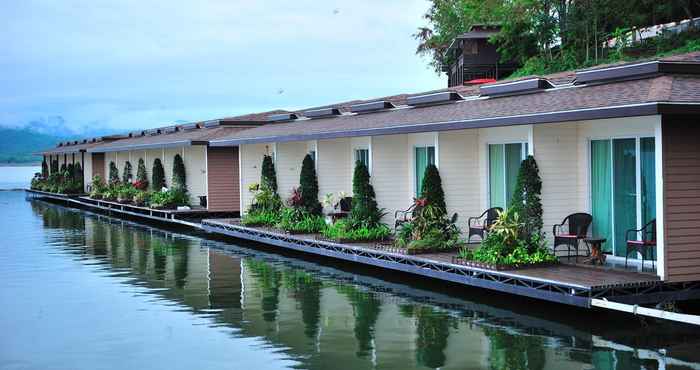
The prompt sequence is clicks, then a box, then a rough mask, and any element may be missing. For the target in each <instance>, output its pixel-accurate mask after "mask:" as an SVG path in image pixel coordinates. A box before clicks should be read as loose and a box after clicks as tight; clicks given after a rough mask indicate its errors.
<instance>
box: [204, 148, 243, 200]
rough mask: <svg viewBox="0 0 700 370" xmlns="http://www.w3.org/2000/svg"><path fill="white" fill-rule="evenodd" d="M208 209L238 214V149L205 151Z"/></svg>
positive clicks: (209, 149) (210, 149)
mask: <svg viewBox="0 0 700 370" xmlns="http://www.w3.org/2000/svg"><path fill="white" fill-rule="evenodd" d="M207 176H208V177H207V184H208V187H209V189H208V196H207V201H208V207H207V208H208V209H209V210H210V211H217V212H223V211H226V212H238V211H240V209H241V205H240V201H241V197H240V190H241V189H240V181H239V177H238V176H239V171H238V147H221V148H214V147H210V148H208V149H207Z"/></svg>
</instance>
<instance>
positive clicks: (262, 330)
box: [0, 191, 700, 370]
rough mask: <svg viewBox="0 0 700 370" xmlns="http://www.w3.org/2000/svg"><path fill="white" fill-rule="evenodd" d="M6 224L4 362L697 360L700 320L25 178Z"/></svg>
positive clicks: (4, 206) (1, 320) (615, 363)
mask: <svg viewBox="0 0 700 370" xmlns="http://www.w3.org/2000/svg"><path fill="white" fill-rule="evenodd" d="M0 224H2V225H3V230H4V232H3V243H2V248H0V280H1V281H2V285H0V302H2V304H1V305H0V369H168V370H173V369H224V368H226V369H255V370H262V369H281V368H299V369H334V370H335V369H337V370H344V369H424V368H441V369H484V368H490V369H592V368H598V369H641V368H646V369H663V368H666V369H686V368H695V369H697V368H700V353H699V352H700V351H698V349H700V333H699V332H698V330H697V329H696V328H689V327H682V326H672V325H669V324H663V325H660V324H655V323H651V322H647V323H642V322H640V321H638V320H637V319H635V318H633V317H630V316H609V315H602V314H601V313H598V312H589V311H583V310H577V309H573V308H570V307H565V306H558V305H551V304H540V303H538V302H533V301H528V300H518V299H517V298H514V297H510V296H504V295H498V294H495V293H490V292H484V291H478V290H469V289H465V288H456V287H454V286H447V287H445V286H444V284H439V283H433V282H428V281H425V280H416V279H415V278H413V277H411V276H407V275H397V274H384V275H379V273H378V272H376V271H365V270H361V269H358V268H356V267H352V266H347V265H342V264H338V265H331V264H328V263H324V264H321V263H318V262H313V261H309V260H307V259H301V258H299V257H298V256H297V257H294V256H289V255H287V256H284V255H280V254H276V253H273V252H274V250H273V249H266V250H261V249H260V248H257V249H254V248H250V246H248V247H246V246H245V245H234V244H231V243H230V242H225V241H214V240H209V239H202V238H199V237H197V236H194V235H181V234H176V233H173V231H166V230H162V229H156V228H150V227H146V226H141V225H137V224H134V223H130V222H127V221H121V220H118V219H114V218H108V217H106V216H98V215H94V214H90V213H86V212H83V211H77V210H70V209H67V208H63V207H61V206H57V205H52V204H49V203H45V202H42V201H29V200H26V199H25V194H24V193H23V192H17V191H15V192H0ZM406 281H414V283H412V284H410V285H408V284H404V283H403V282H406ZM664 354H665V355H664Z"/></svg>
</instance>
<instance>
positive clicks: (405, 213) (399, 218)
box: [394, 202, 423, 232]
mask: <svg viewBox="0 0 700 370" xmlns="http://www.w3.org/2000/svg"><path fill="white" fill-rule="evenodd" d="M422 209H423V207H422V206H420V205H418V202H414V203H413V204H411V206H410V207H408V208H407V209H405V210H398V211H396V212H394V219H395V220H396V221H394V232H396V230H398V229H399V226H401V225H403V224H405V223H406V222H411V221H412V220H413V217H415V216H416V215H417V214H418V213H419V212H420V211H421V210H422Z"/></svg>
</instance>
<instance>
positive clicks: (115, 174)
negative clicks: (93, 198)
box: [109, 162, 119, 186]
mask: <svg viewBox="0 0 700 370" xmlns="http://www.w3.org/2000/svg"><path fill="white" fill-rule="evenodd" d="M117 184H119V170H118V169H117V164H116V163H114V162H109V185H110V186H114V185H117Z"/></svg>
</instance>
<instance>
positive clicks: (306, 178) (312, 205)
mask: <svg viewBox="0 0 700 370" xmlns="http://www.w3.org/2000/svg"><path fill="white" fill-rule="evenodd" d="M299 187H300V190H301V202H302V205H303V207H304V209H305V210H306V211H307V212H309V213H311V214H314V215H320V214H321V210H322V206H321V203H320V202H319V201H318V177H317V176H316V166H315V164H314V160H313V158H311V155H310V154H307V155H306V156H305V157H304V161H303V162H302V163H301V173H300V174H299Z"/></svg>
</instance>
